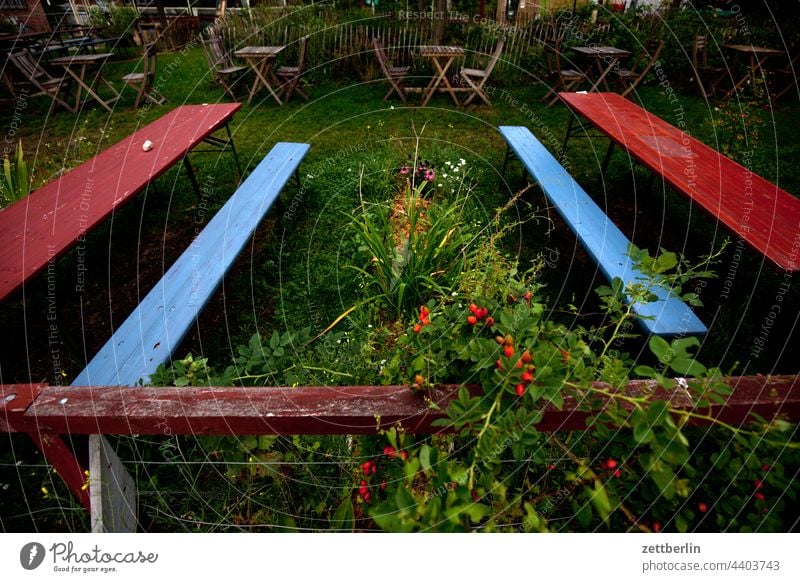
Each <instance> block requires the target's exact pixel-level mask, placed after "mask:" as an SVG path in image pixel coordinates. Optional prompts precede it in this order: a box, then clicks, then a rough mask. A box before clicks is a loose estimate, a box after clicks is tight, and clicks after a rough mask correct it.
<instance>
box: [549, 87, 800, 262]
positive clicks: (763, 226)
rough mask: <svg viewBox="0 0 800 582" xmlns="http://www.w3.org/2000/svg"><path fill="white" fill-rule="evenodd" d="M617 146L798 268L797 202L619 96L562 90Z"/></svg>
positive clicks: (762, 249)
mask: <svg viewBox="0 0 800 582" xmlns="http://www.w3.org/2000/svg"><path fill="white" fill-rule="evenodd" d="M559 95H560V97H561V99H562V101H564V103H566V104H567V106H569V107H570V108H571V109H572V110H573V111H575V112H576V113H578V114H580V115H581V116H582V117H584V118H585V119H587V120H588V121H589V122H591V123H592V125H594V126H595V127H597V128H598V129H599V130H600V131H602V132H603V133H604V134H605V135H607V136H608V137H609V138H610V139H611V140H612V141H613V142H614V143H616V144H617V145H619V146H620V147H621V148H622V149H624V150H625V151H626V152H628V153H629V154H630V155H631V156H633V157H634V158H636V159H637V160H639V161H640V162H641V163H642V164H643V165H645V166H646V167H647V168H649V169H650V170H651V171H652V172H654V173H655V174H657V175H659V176H663V177H664V179H665V180H666V181H667V183H668V184H669V185H670V186H671V187H673V188H674V189H676V190H677V191H679V192H682V193H683V194H685V195H686V196H688V197H689V198H690V199H691V200H692V201H693V202H696V203H697V204H699V205H700V206H701V207H702V208H703V209H705V210H706V211H707V212H708V213H710V214H711V215H713V216H715V217H717V218H718V219H719V220H720V222H722V223H723V224H724V225H725V226H726V227H728V228H729V229H730V230H731V231H733V232H734V233H736V234H737V235H738V236H739V237H741V238H742V239H743V240H744V241H745V242H747V243H748V244H750V245H751V246H752V247H753V248H755V249H756V250H757V251H759V252H761V253H762V254H763V255H765V256H766V257H767V258H769V259H770V260H771V261H773V262H774V263H775V264H776V265H778V266H779V267H781V268H782V269H785V270H787V271H798V270H800V199H798V198H796V197H795V196H792V195H791V194H789V193H788V192H786V191H785V190H782V189H781V188H779V187H778V186H776V185H774V184H772V183H770V182H768V181H767V180H765V179H764V178H762V177H760V176H758V175H757V174H754V173H753V172H751V171H750V170H748V169H747V168H745V167H744V166H741V165H740V164H737V163H736V162H734V161H733V160H731V159H730V158H727V157H725V156H723V155H722V154H720V153H719V152H717V151H716V150H714V149H712V148H710V147H708V146H707V145H705V144H703V143H702V142H700V141H698V140H696V139H694V138H693V137H691V136H690V135H688V134H687V133H686V132H684V131H681V130H680V129H678V128H676V127H673V126H672V125H670V124H669V123H667V122H666V121H664V120H662V119H660V118H659V117H656V116H655V115H652V114H651V113H649V112H647V111H645V110H644V109H642V108H641V107H639V106H638V105H636V104H635V103H632V102H631V101H628V100H627V99H625V98H624V97H622V96H621V95H618V94H616V93H560V94H559Z"/></svg>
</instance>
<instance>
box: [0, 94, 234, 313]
mask: <svg viewBox="0 0 800 582" xmlns="http://www.w3.org/2000/svg"><path fill="white" fill-rule="evenodd" d="M240 107H241V104H240V103H223V104H217V105H184V106H182V107H178V108H177V109H174V110H173V111H171V112H169V113H167V114H166V115H164V116H163V117H161V118H159V119H157V120H156V121H154V122H152V123H150V124H149V125H146V126H145V127H143V128H141V129H140V130H138V131H136V132H135V133H134V134H132V135H130V136H129V137H126V138H125V139H123V140H122V141H120V142H118V143H117V144H115V145H113V146H111V147H110V148H108V149H107V150H105V151H103V152H102V153H100V154H98V155H97V156H95V157H93V158H91V159H89V160H87V161H86V162H84V163H83V164H81V165H80V166H78V167H77V168H75V169H73V170H70V171H69V172H67V173H65V174H63V175H62V176H61V177H60V178H58V179H57V180H55V181H53V182H50V183H49V184H47V185H45V186H43V187H42V188H40V189H38V190H36V191H35V192H32V193H31V194H30V195H29V196H28V197H26V198H23V199H22V200H20V201H19V202H17V203H15V204H12V205H11V206H8V207H6V208H4V209H2V210H0V301H2V300H4V299H5V298H7V297H8V296H9V295H11V294H12V293H14V292H15V291H16V290H18V289H20V288H21V287H22V286H23V285H24V284H25V283H26V282H27V281H29V280H30V279H31V278H32V277H34V276H35V275H36V274H37V273H39V272H40V271H42V270H43V269H44V268H45V267H46V266H47V264H48V262H49V261H52V260H54V259H55V258H56V257H58V256H59V255H61V254H63V253H64V252H66V251H67V250H68V249H69V248H70V247H72V245H74V244H75V243H76V242H77V241H78V240H79V238H80V237H82V236H84V235H85V233H86V232H89V231H91V230H92V229H94V228H95V227H96V226H98V225H99V224H100V223H101V222H103V221H104V220H105V219H106V217H107V216H108V215H109V214H111V213H112V212H113V211H114V210H115V209H116V208H119V207H120V206H122V205H124V204H125V203H126V202H128V201H130V200H131V199H133V197H134V196H136V194H138V193H139V192H141V191H142V190H143V189H144V188H145V187H146V186H147V185H148V184H149V183H150V182H151V181H152V180H154V179H155V178H157V177H158V176H160V175H161V174H163V173H164V172H166V171H167V170H168V169H169V168H171V167H172V166H173V165H174V164H175V163H177V162H179V161H181V160H184V164H185V165H186V167H187V170H188V171H189V172H190V177H191V178H192V181H193V184H195V185H196V181H195V179H194V175H193V174H192V173H191V171H192V170H191V166H190V165H189V163H188V158H187V154H188V153H189V152H190V151H191V150H192V149H193V148H194V147H195V146H197V145H199V144H200V143H204V142H205V143H210V144H211V145H214V146H217V147H220V148H221V147H222V146H223V145H224V144H228V143H229V144H230V149H231V150H232V151H233V153H234V156H235V155H236V150H235V149H233V141H232V139H231V136H230V130H229V128H228V122H229V121H230V120H231V118H232V117H233V115H234V113H236V111H238V110H239V108H240ZM223 127H224V128H225V129H226V130H228V141H227V142H225V141H224V140H221V139H219V138H215V137H214V136H213V135H211V134H213V133H214V132H216V131H217V130H220V129H222V128H223ZM147 140H149V141H151V142H152V143H153V147H152V149H151V150H150V151H144V149H143V148H142V145H143V143H144V142H145V141H147ZM237 163H238V158H237ZM240 171H241V170H240Z"/></svg>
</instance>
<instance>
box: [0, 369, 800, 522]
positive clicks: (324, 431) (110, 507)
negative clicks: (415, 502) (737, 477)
mask: <svg viewBox="0 0 800 582" xmlns="http://www.w3.org/2000/svg"><path fill="white" fill-rule="evenodd" d="M686 382H687V381H686V380H680V379H679V380H676V381H675V385H674V387H672V388H670V389H664V388H661V387H658V386H657V385H655V384H654V383H653V382H652V381H646V380H635V381H633V382H631V383H629V384H628V385H627V386H626V387H625V389H624V390H623V392H624V394H625V395H628V396H637V397H641V396H647V397H648V398H650V399H652V400H667V401H669V402H670V403H671V406H672V407H673V408H676V409H682V410H691V411H693V412H696V413H698V414H697V415H696V416H695V418H700V417H704V418H705V420H702V419H701V420H700V421H699V423H700V424H702V423H708V422H709V419H717V420H719V421H722V422H725V423H727V424H729V425H734V426H741V425H743V424H746V423H749V422H752V421H753V420H754V419H756V418H760V419H766V420H767V421H771V420H773V419H776V418H780V419H783V420H788V421H792V422H796V421H798V420H800V376H742V377H732V378H729V379H727V380H726V382H725V383H726V384H727V385H728V386H730V388H731V392H730V394H728V395H726V396H725V397H724V398H723V399H721V400H720V401H719V402H715V401H714V399H709V398H708V395H705V396H704V399H705V401H706V402H710V404H709V405H708V407H706V408H702V409H701V408H698V407H697V405H696V404H695V400H694V398H693V396H692V394H691V393H690V391H689V390H688V389H687V384H686ZM459 388H460V386H459V385H446V386H437V387H435V388H433V389H431V390H430V391H427V392H423V393H420V392H415V391H412V390H411V389H410V388H409V387H408V386H307V387H298V388H287V387H180V388H176V387H136V388H130V387H109V386H90V387H80V386H78V387H74V386H49V385H46V384H6V385H0V431H5V432H21V433H26V434H28V435H29V436H30V438H31V439H32V440H33V441H34V443H35V444H36V445H37V447H38V448H39V449H40V450H41V451H42V453H43V454H44V456H45V458H46V459H47V461H48V462H49V463H50V464H51V465H53V467H54V469H55V470H56V472H57V473H58V474H59V475H60V476H61V477H62V478H63V479H64V481H65V482H66V483H67V485H68V486H69V488H70V490H71V491H72V493H73V495H74V496H75V497H76V498H77V499H78V500H79V501H80V502H81V503H82V505H83V506H84V507H85V508H86V509H87V510H90V511H91V513H92V523H93V525H92V529H93V531H108V530H112V531H133V530H134V529H135V527H136V510H135V507H136V502H135V483H134V482H133V480H132V478H131V477H130V476H129V475H128V474H127V472H126V471H125V469H124V468H123V466H122V463H121V462H120V461H119V459H117V458H116V455H115V454H114V453H113V451H111V450H110V447H108V445H107V443H106V441H105V440H104V439H100V438H97V437H92V438H94V439H95V440H94V441H91V440H90V467H89V471H87V470H86V468H85V467H84V466H83V465H82V464H81V463H80V462H79V461H78V459H77V458H76V456H75V454H74V452H73V451H72V449H71V448H70V447H69V446H68V444H67V442H66V441H65V440H64V439H63V435H78V434H88V435H164V436H174V435H190V436H201V435H238V436H244V435H302V434H313V435H336V434H376V433H377V431H378V430H380V429H387V428H390V427H392V426H396V425H398V424H401V425H402V426H403V428H404V429H405V430H406V431H407V432H409V433H418V434H420V433H421V434H434V433H437V432H442V431H443V429H441V428H434V427H433V421H434V420H436V419H438V418H441V417H442V415H443V412H442V411H443V410H444V409H445V408H446V407H447V404H448V402H449V401H450V400H451V399H452V398H453V397H454V396H455V394H456V393H457V391H458V389H459ZM602 388H604V389H605V390H609V389H611V388H610V387H609V386H607V385H602ZM471 391H473V392H474V393H479V388H477V387H472V388H471ZM582 404H583V403H582V402H581V401H580V400H579V398H578V397H577V395H566V396H565V398H564V405H563V407H562V408H560V409H556V408H554V407H546V408H545V409H544V416H543V418H542V420H541V422H540V423H539V424H537V429H538V430H540V431H542V432H554V431H576V430H586V426H587V425H586V419H587V417H588V416H589V414H590V412H588V411H587V410H586V409H585V407H583V406H582ZM596 412H597V411H596V410H595V411H594V412H592V413H591V414H595V413H596ZM756 415H757V416H756ZM92 442H93V443H94V446H93V447H92V446H91V444H92ZM104 514H105V515H104ZM98 515H99V516H100V517H97V516H98Z"/></svg>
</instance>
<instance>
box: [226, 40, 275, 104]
mask: <svg viewBox="0 0 800 582" xmlns="http://www.w3.org/2000/svg"><path fill="white" fill-rule="evenodd" d="M285 48H286V47H285V46H246V47H244V48H241V49H239V50H238V51H236V52H235V53H234V54H235V55H236V56H237V57H242V58H243V59H244V60H245V61H247V64H248V65H250V68H251V69H253V73H255V79H253V86H252V87H251V88H250V96H249V97H248V98H247V104H248V105H250V102H251V101H252V100H253V95H255V94H256V93H257V92H258V90H259V89H261V87H264V88H265V89H266V90H267V91H269V94H270V95H272V96H273V97H274V98H275V101H277V102H278V105H283V102H282V101H281V98H280V97H279V96H278V94H277V93H276V92H275V89H273V88H272V85H271V83H275V84H277V85H280V81H279V80H278V79H276V78H275V77H274V76H273V74H272V65H273V64H275V61H276V60H277V58H278V54H279V53H280V52H281V51H282V50H283V49H285Z"/></svg>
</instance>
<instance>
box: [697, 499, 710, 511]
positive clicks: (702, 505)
mask: <svg viewBox="0 0 800 582" xmlns="http://www.w3.org/2000/svg"><path fill="white" fill-rule="evenodd" d="M697 511H699V512H700V513H705V512H706V511H708V505H706V504H705V503H703V502H702V501H701V502H700V503H698V504H697Z"/></svg>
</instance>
